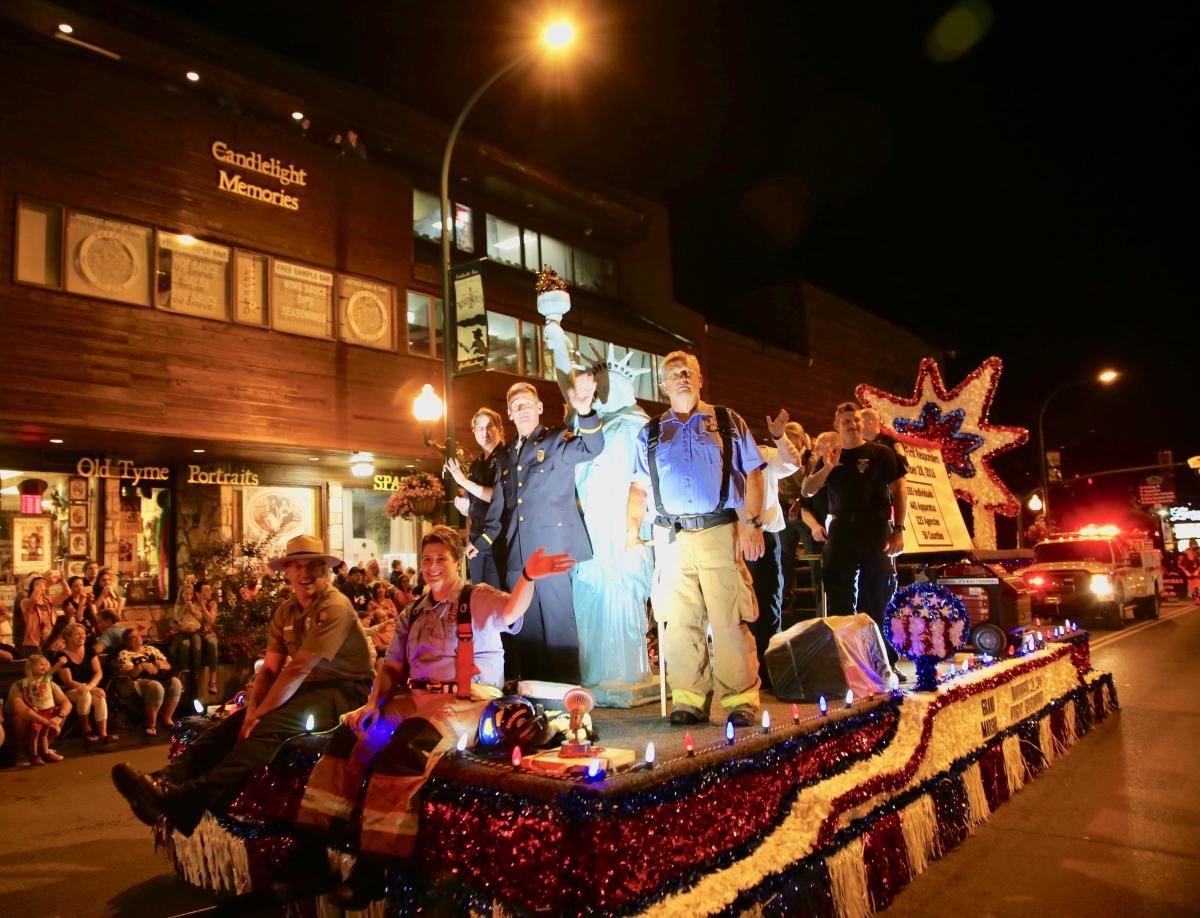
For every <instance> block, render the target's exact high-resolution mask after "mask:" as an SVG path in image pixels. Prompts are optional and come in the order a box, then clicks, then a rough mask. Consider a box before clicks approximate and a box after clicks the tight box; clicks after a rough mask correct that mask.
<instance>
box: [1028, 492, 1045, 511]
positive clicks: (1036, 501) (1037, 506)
mask: <svg viewBox="0 0 1200 918" xmlns="http://www.w3.org/2000/svg"><path fill="white" fill-rule="evenodd" d="M1025 506H1026V507H1028V508H1029V509H1030V510H1032V511H1033V512H1034V513H1037V512H1038V511H1039V510H1041V509H1042V506H1043V504H1042V496H1041V495H1040V494H1038V492H1037V491H1034V492H1033V493H1032V494H1030V495H1029V503H1027V504H1026V505H1025Z"/></svg>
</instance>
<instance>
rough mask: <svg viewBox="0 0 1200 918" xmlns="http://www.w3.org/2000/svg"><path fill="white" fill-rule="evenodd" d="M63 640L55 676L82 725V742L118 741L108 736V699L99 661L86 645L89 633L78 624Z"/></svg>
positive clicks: (55, 665) (74, 623) (66, 630)
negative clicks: (64, 646) (101, 684)
mask: <svg viewBox="0 0 1200 918" xmlns="http://www.w3.org/2000/svg"><path fill="white" fill-rule="evenodd" d="M63 639H64V641H65V643H66V648H65V649H64V650H60V651H59V652H58V655H57V656H56V657H55V658H54V670H53V672H54V674H55V675H56V676H57V678H58V681H59V684H60V685H62V687H63V691H65V692H66V694H67V698H68V699H69V700H70V702H71V705H72V706H73V707H74V708H75V716H76V717H78V718H79V722H80V724H82V725H83V738H84V740H86V741H87V743H88V745H89V746H95V745H97V744H99V743H111V742H113V741H114V740H116V737H115V736H109V735H108V696H107V695H106V694H105V692H104V689H102V688H100V680H101V679H102V678H103V676H102V674H101V672H100V658H99V657H98V656H96V651H95V650H93V649H92V648H91V647H89V646H88V645H87V632H86V631H85V630H84V627H83V625H81V624H79V622H71V623H70V624H69V625H67V627H66V628H65V629H64V631H63Z"/></svg>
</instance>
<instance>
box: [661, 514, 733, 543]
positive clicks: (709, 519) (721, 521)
mask: <svg viewBox="0 0 1200 918" xmlns="http://www.w3.org/2000/svg"><path fill="white" fill-rule="evenodd" d="M737 518H738V515H737V511H736V510H715V511H713V512H712V513H680V514H677V515H673V516H656V517H655V518H654V525H655V526H662V527H664V528H666V529H670V530H671V540H672V541H674V539H675V533H677V532H699V531H700V530H702V529H712V527H714V526H724V525H725V524H726V523H736V522H737Z"/></svg>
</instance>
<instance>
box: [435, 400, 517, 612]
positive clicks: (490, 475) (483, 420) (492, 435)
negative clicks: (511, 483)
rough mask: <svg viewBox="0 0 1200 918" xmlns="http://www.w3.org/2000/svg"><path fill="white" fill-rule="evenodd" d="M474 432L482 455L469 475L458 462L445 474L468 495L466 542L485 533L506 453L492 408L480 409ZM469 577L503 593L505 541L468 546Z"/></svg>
mask: <svg viewBox="0 0 1200 918" xmlns="http://www.w3.org/2000/svg"><path fill="white" fill-rule="evenodd" d="M471 432H472V433H474V434H475V442H476V443H478V444H479V448H480V449H481V450H482V452H481V453H480V454H479V455H478V456H476V457H475V459H474V460H473V461H472V462H471V465H470V467H469V468H468V469H467V471H466V473H465V474H464V473H463V470H462V467H461V466H460V465H459V464H458V460H457V459H451V460H450V461H448V462H447V463H446V470H447V471H448V472H449V473H450V476H451V477H452V478H453V479H454V480H455V482H457V484H458V486H459V487H460V488H462V489H463V490H464V491H466V492H467V503H468V506H467V520H468V522H469V524H470V528H469V529H468V535H467V538H468V540H470V541H474V540H475V537H476V536H477V535H478V534H479V533H480V532H482V531H483V526H484V520H485V519H486V518H487V510H488V504H489V503H491V500H492V482H494V481H495V480H496V461H497V460H498V459H499V458H500V455H501V453H503V452H504V422H503V421H502V420H501V418H500V414H499V412H496V411H493V410H492V409H491V408H480V409H479V410H478V411H476V412H475V417H473V418H471ZM466 556H467V576H468V578H469V579H470V581H471V583H486V584H487V585H488V586H494V587H495V588H496V589H498V590H502V589H504V578H503V575H502V574H501V572H502V571H503V570H504V540H503V537H500V538H498V539H497V541H496V544H494V545H493V544H489V543H488V542H487V541H486V540H482V545H480V546H479V547H476V546H475V545H473V544H470V542H469V543H468V545H467V550H466Z"/></svg>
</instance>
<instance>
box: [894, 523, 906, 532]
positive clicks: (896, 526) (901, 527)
mask: <svg viewBox="0 0 1200 918" xmlns="http://www.w3.org/2000/svg"><path fill="white" fill-rule="evenodd" d="M903 531H904V524H903V523H892V532H903Z"/></svg>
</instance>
